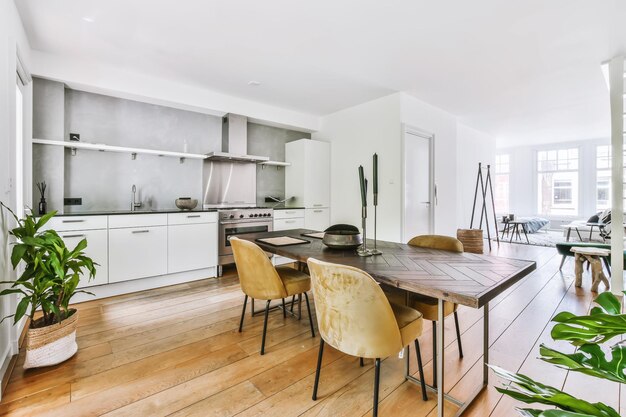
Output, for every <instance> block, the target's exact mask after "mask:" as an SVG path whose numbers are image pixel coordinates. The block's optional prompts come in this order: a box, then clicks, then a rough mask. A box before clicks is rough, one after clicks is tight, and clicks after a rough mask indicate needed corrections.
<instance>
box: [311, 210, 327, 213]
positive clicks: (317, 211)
mask: <svg viewBox="0 0 626 417" xmlns="http://www.w3.org/2000/svg"><path fill="white" fill-rule="evenodd" d="M323 212H324V210H313V213H323Z"/></svg>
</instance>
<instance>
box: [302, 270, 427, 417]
mask: <svg viewBox="0 0 626 417" xmlns="http://www.w3.org/2000/svg"><path fill="white" fill-rule="evenodd" d="M307 264H308V266H309V272H310V273H311V281H312V285H313V294H314V295H315V312H316V315H317V325H318V330H319V333H320V336H321V339H320V348H319V353H318V358H317V369H316V372H315V384H314V386H313V400H314V401H315V400H317V388H318V385H319V379H320V368H321V365H322V355H323V354H324V344H325V343H328V344H329V345H331V346H332V347H333V348H335V349H337V350H339V351H341V352H343V353H346V354H348V355H353V356H358V357H359V358H370V359H375V368H374V410H373V413H374V416H376V415H378V389H379V381H380V358H385V357H387V356H392V355H396V354H397V353H398V352H400V351H401V350H402V349H404V348H405V347H408V346H409V345H410V344H411V342H414V343H415V351H416V355H417V364H418V368H419V373H420V379H421V381H422V397H423V398H424V400H427V399H428V397H427V396H426V386H425V383H424V377H423V375H424V372H423V369H422V358H421V355H420V348H419V341H418V340H417V338H418V336H419V335H420V334H421V333H422V315H421V314H420V313H419V312H418V311H417V310H414V309H412V308H409V307H406V306H403V305H396V304H390V303H389V301H388V300H387V297H385V294H384V293H383V291H382V290H381V289H380V286H379V285H378V283H376V281H374V279H373V278H372V277H371V276H369V275H368V274H367V273H365V272H364V271H361V270H360V269H357V268H353V267H350V266H345V265H337V264H331V263H327V262H322V261H319V260H316V259H313V258H309V260H308V262H307Z"/></svg>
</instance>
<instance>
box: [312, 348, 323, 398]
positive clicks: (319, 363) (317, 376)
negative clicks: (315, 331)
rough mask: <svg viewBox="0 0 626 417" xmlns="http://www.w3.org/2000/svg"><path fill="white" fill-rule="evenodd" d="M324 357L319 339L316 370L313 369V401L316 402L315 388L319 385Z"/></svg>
mask: <svg viewBox="0 0 626 417" xmlns="http://www.w3.org/2000/svg"><path fill="white" fill-rule="evenodd" d="M323 355H324V339H322V338H320V350H319V352H318V353H317V368H316V369H315V383H314V384H313V397H312V398H313V401H316V400H317V386H318V385H319V383H320V370H321V369H322V356H323Z"/></svg>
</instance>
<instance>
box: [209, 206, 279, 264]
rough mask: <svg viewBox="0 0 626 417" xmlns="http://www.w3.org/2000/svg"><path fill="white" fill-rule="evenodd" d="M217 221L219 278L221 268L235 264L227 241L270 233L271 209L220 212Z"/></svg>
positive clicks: (272, 220)
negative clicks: (240, 236)
mask: <svg viewBox="0 0 626 417" xmlns="http://www.w3.org/2000/svg"><path fill="white" fill-rule="evenodd" d="M219 219H220V225H219V226H220V227H219V240H220V242H219V251H218V254H219V257H218V263H219V267H218V275H220V276H221V275H222V266H223V265H228V264H232V263H234V262H235V259H234V258H233V249H232V248H231V246H230V242H229V241H228V239H230V238H231V237H233V236H237V235H242V234H246V233H261V232H271V231H272V229H273V227H272V226H273V222H274V216H273V210H272V209H257V208H243V209H235V210H220V212H219Z"/></svg>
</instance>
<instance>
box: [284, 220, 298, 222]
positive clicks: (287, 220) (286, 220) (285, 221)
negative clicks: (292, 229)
mask: <svg viewBox="0 0 626 417" xmlns="http://www.w3.org/2000/svg"><path fill="white" fill-rule="evenodd" d="M295 222H296V221H295V220H286V221H285V223H295Z"/></svg>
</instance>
